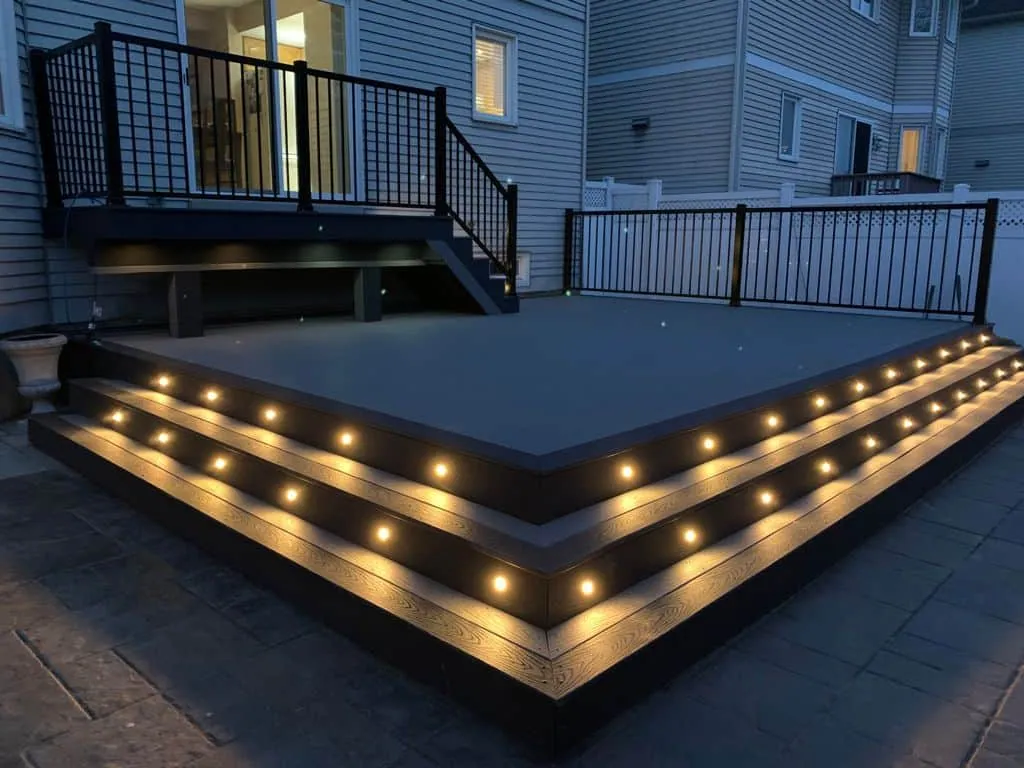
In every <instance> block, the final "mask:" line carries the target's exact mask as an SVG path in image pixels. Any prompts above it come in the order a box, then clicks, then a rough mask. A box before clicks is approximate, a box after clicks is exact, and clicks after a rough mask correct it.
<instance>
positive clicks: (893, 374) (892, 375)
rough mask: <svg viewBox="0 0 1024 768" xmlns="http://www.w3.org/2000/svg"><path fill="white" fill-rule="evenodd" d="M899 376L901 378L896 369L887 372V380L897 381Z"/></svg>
mask: <svg viewBox="0 0 1024 768" xmlns="http://www.w3.org/2000/svg"><path fill="white" fill-rule="evenodd" d="M897 376H899V374H898V373H896V369H895V368H889V369H888V370H886V372H885V378H887V379H895V378H896V377H897Z"/></svg>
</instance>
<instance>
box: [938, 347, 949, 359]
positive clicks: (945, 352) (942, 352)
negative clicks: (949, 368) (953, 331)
mask: <svg viewBox="0 0 1024 768" xmlns="http://www.w3.org/2000/svg"><path fill="white" fill-rule="evenodd" d="M950 354H951V353H950V351H949V350H948V349H940V350H939V357H941V358H942V359H943V360H945V359H946V358H947V357H949V356H950Z"/></svg>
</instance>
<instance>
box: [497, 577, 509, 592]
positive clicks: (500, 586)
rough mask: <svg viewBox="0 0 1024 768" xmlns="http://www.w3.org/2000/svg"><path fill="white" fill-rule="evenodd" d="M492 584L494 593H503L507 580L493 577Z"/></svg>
mask: <svg viewBox="0 0 1024 768" xmlns="http://www.w3.org/2000/svg"><path fill="white" fill-rule="evenodd" d="M493 584H494V591H495V592H504V591H506V590H507V589H508V579H506V578H505V577H504V576H495V577H494V581H493Z"/></svg>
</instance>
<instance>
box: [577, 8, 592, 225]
mask: <svg viewBox="0 0 1024 768" xmlns="http://www.w3.org/2000/svg"><path fill="white" fill-rule="evenodd" d="M589 104H590V0H587V4H586V8H585V9H584V11H583V151H582V152H581V153H580V201H579V209H580V210H581V211H582V210H583V206H584V203H585V202H586V201H585V200H584V196H585V194H586V186H587V145H588V144H589V142H590V108H589Z"/></svg>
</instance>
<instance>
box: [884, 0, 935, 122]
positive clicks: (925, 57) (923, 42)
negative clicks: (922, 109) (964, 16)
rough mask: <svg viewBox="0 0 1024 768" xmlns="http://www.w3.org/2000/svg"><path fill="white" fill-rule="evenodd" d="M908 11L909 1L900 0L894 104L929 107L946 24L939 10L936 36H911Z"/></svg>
mask: <svg viewBox="0 0 1024 768" xmlns="http://www.w3.org/2000/svg"><path fill="white" fill-rule="evenodd" d="M939 4H940V6H941V5H945V4H946V2H945V0H939ZM910 8H911V0H902V3H901V4H900V25H899V44H898V53H897V57H896V85H895V92H894V101H895V102H896V103H897V104H899V103H914V104H924V103H927V104H931V103H932V102H933V101H934V99H935V79H936V66H937V65H938V54H939V46H940V44H941V42H940V41H942V40H944V33H945V27H944V26H943V25H944V23H945V22H944V19H943V17H942V9H941V8H940V16H939V22H938V34H937V35H936V36H935V37H911V36H910Z"/></svg>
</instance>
